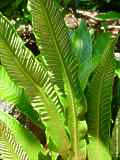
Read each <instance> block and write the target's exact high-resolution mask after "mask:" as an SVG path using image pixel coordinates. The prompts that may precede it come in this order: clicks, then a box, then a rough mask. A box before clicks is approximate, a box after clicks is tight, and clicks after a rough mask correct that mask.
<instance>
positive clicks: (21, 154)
mask: <svg viewBox="0 0 120 160" xmlns="http://www.w3.org/2000/svg"><path fill="white" fill-rule="evenodd" d="M31 150H32V152H31ZM39 152H43V149H42V146H41V145H40V143H39V141H38V140H37V139H36V138H35V137H34V136H33V135H32V134H31V133H30V132H29V131H28V130H27V129H25V128H23V127H22V126H21V124H20V123H19V122H17V121H16V120H15V119H14V118H13V117H11V116H10V115H8V114H6V113H4V112H2V111H0V154H1V158H3V159H5V160H23V159H24V160H30V159H32V160H36V159H38V155H39Z"/></svg>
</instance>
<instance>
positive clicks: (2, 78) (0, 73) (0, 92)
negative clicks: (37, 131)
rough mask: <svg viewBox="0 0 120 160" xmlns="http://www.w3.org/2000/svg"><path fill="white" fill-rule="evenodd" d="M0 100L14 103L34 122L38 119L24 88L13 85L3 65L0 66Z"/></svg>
mask: <svg viewBox="0 0 120 160" xmlns="http://www.w3.org/2000/svg"><path fill="white" fill-rule="evenodd" d="M0 100H3V101H6V102H8V103H10V104H14V105H16V107H18V109H19V110H20V111H21V112H22V113H24V114H26V116H28V117H29V118H30V119H32V120H33V121H34V122H37V121H38V118H39V114H38V113H37V112H36V111H35V110H34V109H33V108H32V106H30V102H29V99H28V98H27V96H26V95H25V93H24V89H23V88H21V87H18V86H17V85H15V83H14V82H13V81H12V80H11V79H10V77H9V76H8V74H7V72H6V70H5V69H4V67H3V66H0Z"/></svg>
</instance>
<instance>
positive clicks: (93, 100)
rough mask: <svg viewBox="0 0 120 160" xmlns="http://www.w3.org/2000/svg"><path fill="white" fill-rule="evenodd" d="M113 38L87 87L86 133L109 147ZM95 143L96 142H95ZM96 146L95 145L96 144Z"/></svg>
mask: <svg viewBox="0 0 120 160" xmlns="http://www.w3.org/2000/svg"><path fill="white" fill-rule="evenodd" d="M114 43H115V42H114V40H113V41H111V44H110V46H109V47H107V48H106V50H105V52H104V54H103V55H102V58H101V62H100V64H99V65H98V67H97V68H96V70H95V72H94V73H93V76H92V79H91V82H90V85H89V87H88V93H87V102H88V111H87V115H86V118H87V124H88V133H89V134H90V135H92V136H94V137H95V138H96V139H100V140H101V141H102V142H103V144H105V145H106V146H107V147H109V141H110V124H111V101H112V81H113V77H114V63H113V55H112V52H113V47H114ZM96 144H97V143H96ZM96 147H97V146H96Z"/></svg>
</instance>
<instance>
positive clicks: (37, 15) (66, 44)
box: [30, 0, 81, 159]
mask: <svg viewBox="0 0 120 160" xmlns="http://www.w3.org/2000/svg"><path fill="white" fill-rule="evenodd" d="M30 6H31V12H32V15H33V28H34V32H35V34H36V38H37V41H38V45H39V47H41V55H42V56H44V57H45V59H46V61H47V64H48V68H49V70H50V71H51V72H52V73H53V80H54V82H55V83H56V84H57V85H58V87H59V88H60V90H61V91H63V92H64V91H66V92H65V93H66V95H67V104H68V105H67V106H66V107H67V115H68V116H67V120H68V121H67V123H68V126H69V129H70V132H71V141H72V142H71V143H72V152H73V156H74V157H75V158H76V159H77V158H78V156H79V149H78V148H79V147H78V135H77V134H78V131H77V130H78V128H77V119H76V109H77V107H78V106H79V101H80V98H81V92H80V86H79V82H78V61H77V58H76V57H75V56H74V55H73V53H72V51H71V45H70V41H69V36H68V30H67V28H66V26H65V23H64V19H63V17H62V16H61V14H60V11H59V9H58V8H56V6H55V3H54V1H53V0H48V1H46V0H30ZM40 58H41V57H40ZM64 88H65V89H64ZM76 97H77V98H76Z"/></svg>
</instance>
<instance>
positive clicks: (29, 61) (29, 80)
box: [0, 14, 68, 154]
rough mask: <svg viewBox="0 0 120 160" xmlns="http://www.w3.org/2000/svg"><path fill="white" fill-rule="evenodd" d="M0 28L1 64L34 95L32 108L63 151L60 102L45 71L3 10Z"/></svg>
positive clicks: (63, 133) (65, 142)
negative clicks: (33, 106) (3, 14)
mask: <svg viewBox="0 0 120 160" xmlns="http://www.w3.org/2000/svg"><path fill="white" fill-rule="evenodd" d="M0 28H1V30H0V58H1V63H2V65H4V66H5V68H6V69H7V71H8V73H9V75H10V76H11V78H12V79H14V80H15V81H16V82H19V84H20V85H22V86H24V88H25V90H26V92H27V94H28V95H29V96H31V97H36V99H34V102H35V103H34V104H35V109H36V110H37V111H38V113H39V114H40V116H41V119H42V120H43V121H45V122H46V124H47V130H48V132H49V134H50V136H51V138H52V140H53V142H54V143H55V145H56V148H57V150H58V152H59V153H61V154H65V152H66V150H67V149H68V141H67V135H66V133H65V129H64V124H63V120H62V119H61V117H60V114H59V112H60V111H61V109H62V106H61V104H60V101H59V99H58V96H57V94H56V92H55V90H54V86H53V85H52V83H51V80H50V76H49V74H48V72H47V71H46V70H45V69H44V67H43V66H42V65H41V64H40V62H39V61H38V60H37V59H35V57H34V55H33V54H32V53H31V52H30V51H29V50H28V49H27V48H26V47H25V46H24V43H23V41H22V40H21V39H20V38H19V36H18V35H17V33H16V31H15V30H14V28H13V27H12V25H11V24H10V22H9V21H8V20H7V19H6V18H5V17H3V16H2V14H0ZM51 126H52V128H51ZM56 133H57V134H56ZM61 139H62V140H63V141H61Z"/></svg>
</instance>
